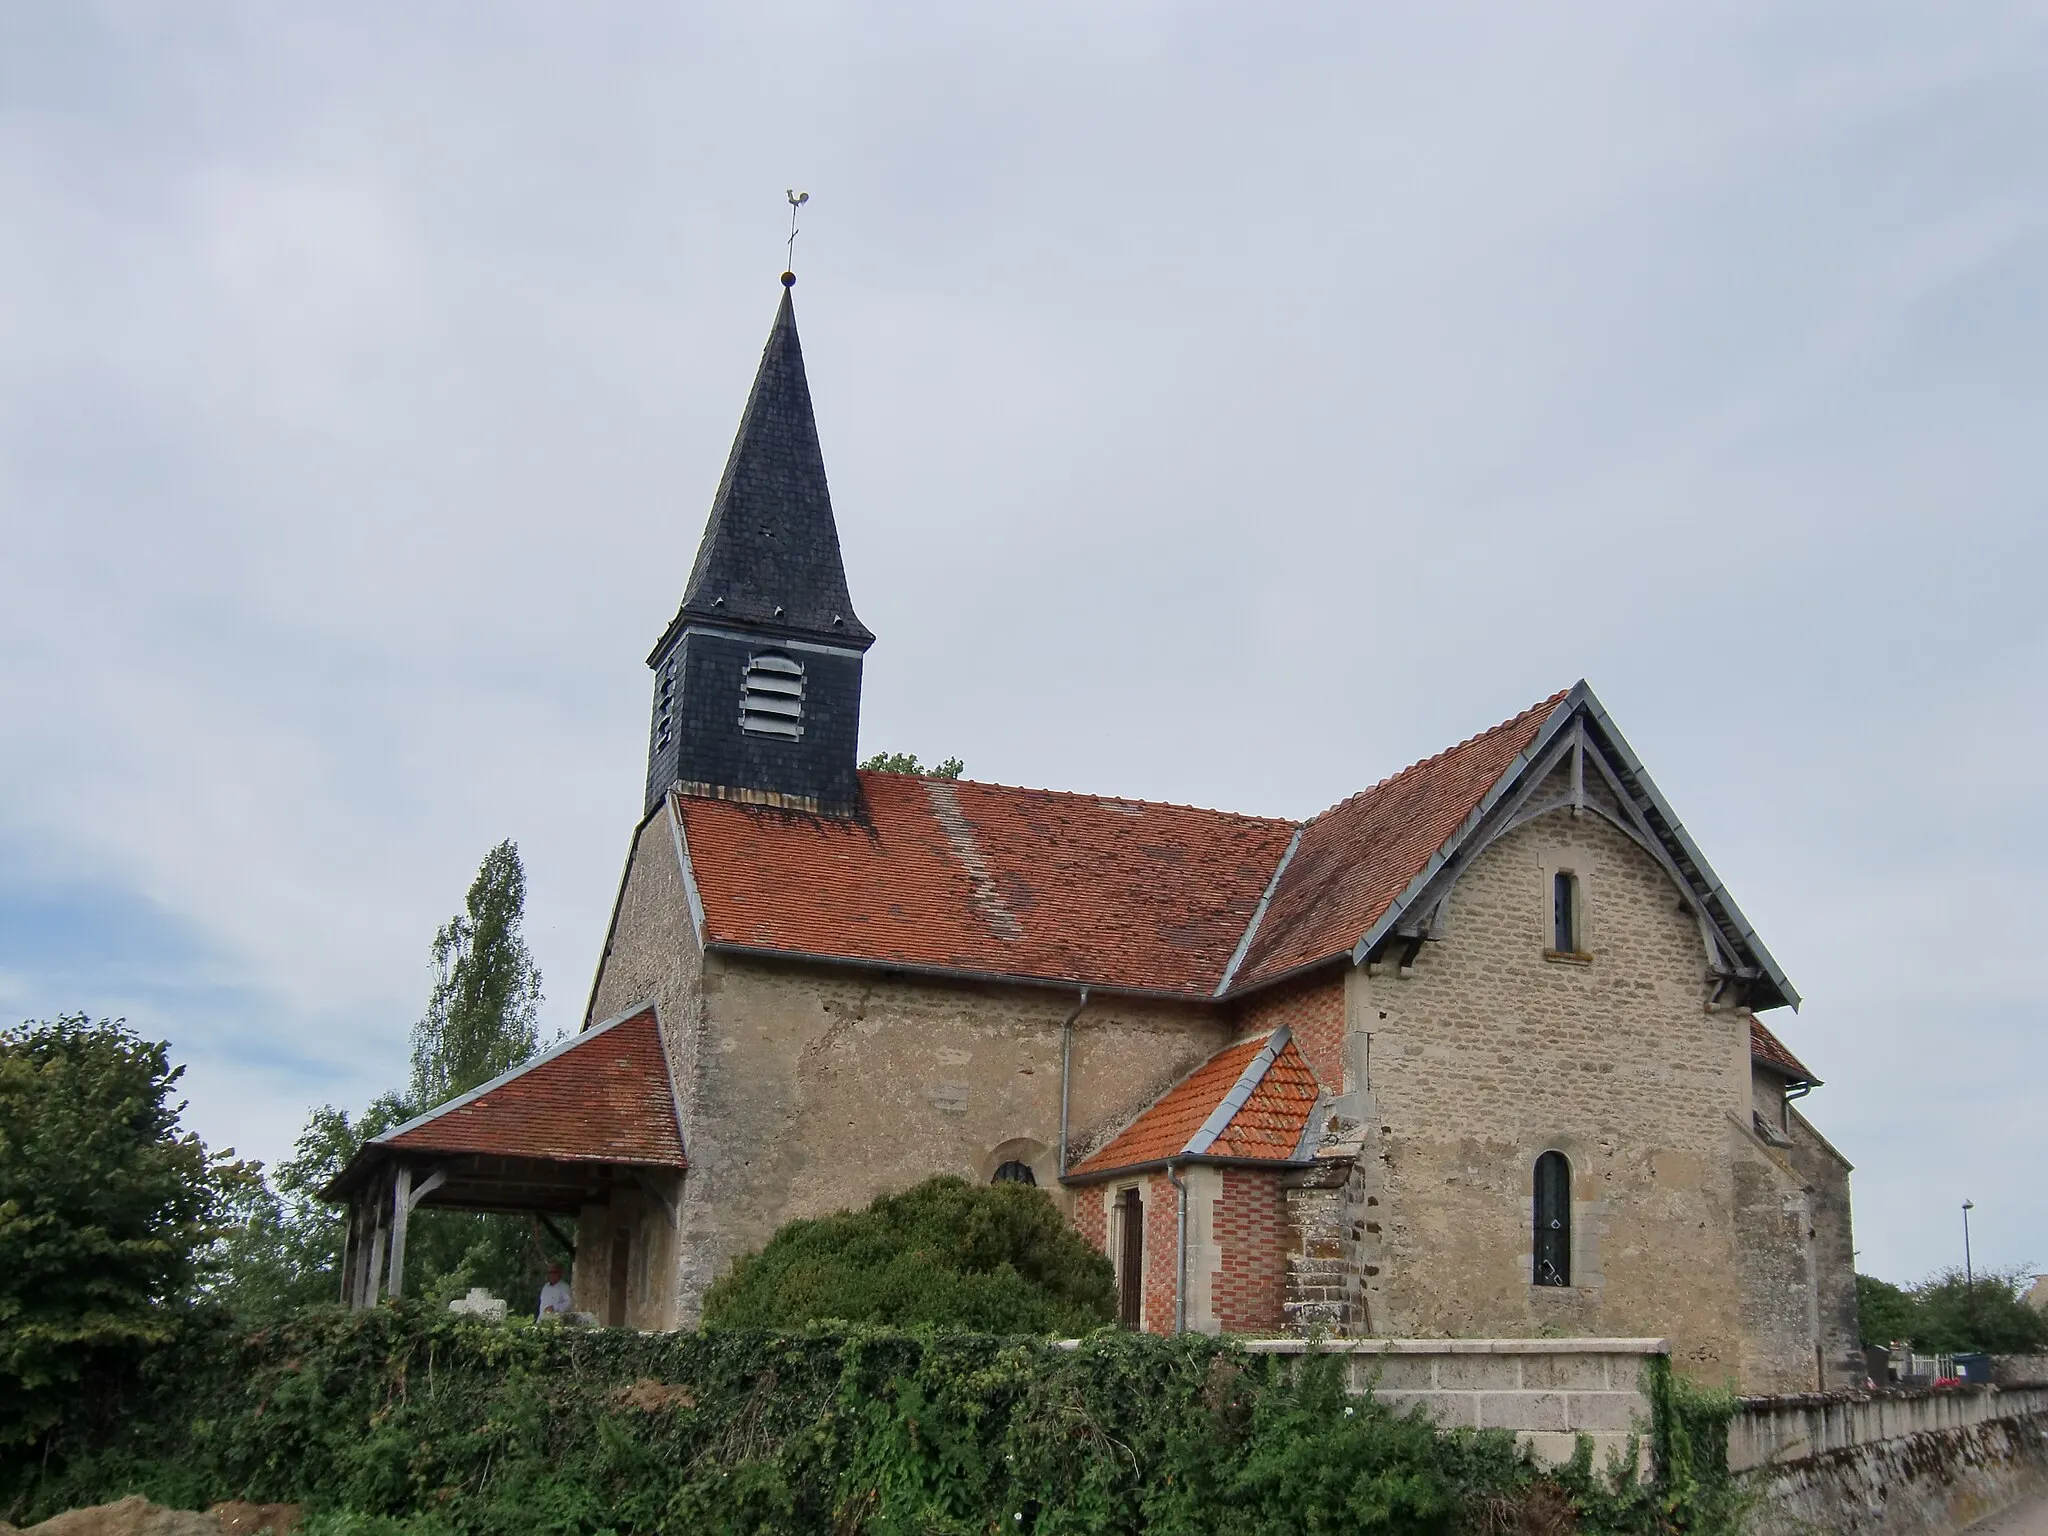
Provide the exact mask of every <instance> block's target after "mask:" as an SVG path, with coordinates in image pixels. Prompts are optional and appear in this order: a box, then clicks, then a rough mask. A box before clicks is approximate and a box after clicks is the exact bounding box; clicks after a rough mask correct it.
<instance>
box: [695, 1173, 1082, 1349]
mask: <svg viewBox="0 0 2048 1536" xmlns="http://www.w3.org/2000/svg"><path fill="white" fill-rule="evenodd" d="M1115 1307H1116V1296H1115V1290H1114V1285H1113V1281H1112V1279H1111V1271H1110V1266H1109V1261H1108V1260H1107V1259H1105V1258H1104V1257H1103V1256H1102V1255H1101V1254H1099V1253H1097V1252H1096V1251H1095V1250H1094V1249H1093V1248H1091V1247H1090V1246H1089V1245H1088V1243H1087V1241H1086V1240H1085V1239H1083V1238H1082V1237H1081V1235H1080V1234H1079V1233H1077V1232H1076V1231H1074V1229H1073V1228H1072V1227H1070V1226H1068V1225H1067V1224H1066V1222H1065V1221H1064V1220H1062V1219H1061V1217H1060V1213H1059V1209H1058V1207H1056V1206H1055V1205H1054V1204H1053V1203H1052V1201H1051V1200H1050V1199H1049V1198H1047V1196H1046V1194H1045V1192H1044V1191H1043V1190H1039V1189H1034V1188H1032V1187H1031V1186H1030V1185H1028V1184H982V1185H975V1184H969V1183H968V1182H967V1181H966V1180H964V1179H955V1178H943V1177H942V1178H936V1179H927V1180H925V1182H924V1183H922V1184H919V1185H917V1186H916V1187H915V1188H913V1189H908V1190H905V1191H904V1192H903V1193H902V1194H900V1195H884V1196H883V1197H882V1198H881V1199H879V1200H877V1201H875V1203H874V1204H872V1205H870V1206H869V1207H868V1208H867V1209H866V1210H864V1211H844V1212H841V1213H840V1214H838V1215H835V1216H821V1217H819V1218H817V1219H816V1220H813V1221H793V1222H790V1223H789V1224H788V1225H787V1226H785V1227H783V1228H782V1229H781V1230H780V1231H779V1232H777V1233H776V1234H775V1236H774V1237H772V1238H771V1239H769V1241H768V1245H767V1247H765V1248H763V1249H762V1250H761V1251H760V1252H759V1253H757V1254H754V1255H752V1256H751V1257H749V1258H745V1259H742V1260H740V1262H739V1263H738V1264H737V1265H735V1266H734V1268H733V1270H732V1272H731V1273H730V1274H729V1275H727V1276H726V1277H725V1278H724V1279H722V1280H720V1281H719V1282H718V1283H717V1284H716V1285H714V1286H713V1287H712V1288H711V1291H710V1293H709V1294H708V1295H707V1297H706V1298H705V1303H704V1316H705V1321H706V1322H707V1324H709V1325H711V1326H713V1327H731V1328H801V1327H803V1326H804V1325H806V1324H808V1323H814V1322H823V1321H828V1320H829V1321H840V1322H849V1323H877V1324H887V1325H890V1326H894V1327H910V1326H914V1325H917V1324H931V1325H934V1326H940V1327H953V1328H970V1329H975V1330H977V1331H980V1332H984V1333H1036V1334H1066V1335H1070V1336H1071V1335H1075V1334H1081V1333H1086V1332H1088V1331H1089V1330H1090V1329H1092V1328H1098V1327H1100V1326H1101V1325H1102V1324H1104V1323H1107V1322H1109V1321H1110V1320H1111V1318H1112V1317H1114V1316H1115Z"/></svg>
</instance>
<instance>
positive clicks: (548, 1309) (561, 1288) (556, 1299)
mask: <svg viewBox="0 0 2048 1536" xmlns="http://www.w3.org/2000/svg"><path fill="white" fill-rule="evenodd" d="M575 1308H576V1298H575V1296H574V1295H573V1294H572V1293H571V1292H570V1290H569V1282H568V1281H566V1280H564V1279H563V1278H562V1266H561V1265H559V1264H550V1265H549V1266H548V1283H547V1284H546V1285H544V1286H542V1287H541V1288H540V1317H541V1319H542V1321H545V1320H547V1319H548V1318H551V1317H552V1318H555V1319H557V1320H558V1321H559V1320H560V1319H562V1318H565V1317H567V1316H568V1315H569V1314H570V1313H571V1312H573V1311H574V1310H575Z"/></svg>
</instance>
